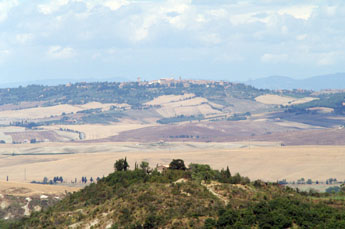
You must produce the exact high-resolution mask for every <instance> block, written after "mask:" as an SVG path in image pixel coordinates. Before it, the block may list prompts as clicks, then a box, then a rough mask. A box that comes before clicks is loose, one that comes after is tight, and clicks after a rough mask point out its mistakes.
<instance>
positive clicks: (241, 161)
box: [0, 142, 345, 182]
mask: <svg viewBox="0 0 345 229" xmlns="http://www.w3.org/2000/svg"><path fill="white" fill-rule="evenodd" d="M9 152H10V153H9ZM12 152H13V153H12ZM123 157H127V159H128V161H129V162H130V165H131V167H132V168H133V166H134V163H135V162H140V161H142V160H145V161H148V162H149V163H150V165H151V166H152V167H155V165H156V164H168V163H169V162H170V161H171V160H172V159H174V158H175V159H176V158H181V159H184V160H185V162H186V164H189V163H191V162H195V163H207V164H210V165H211V166H212V167H214V168H218V169H221V168H225V167H226V166H227V165H229V167H230V169H231V172H232V173H233V174H234V173H236V172H239V173H241V174H242V175H244V176H248V177H250V178H251V179H262V180H269V181H276V180H278V179H284V178H285V179H287V180H290V181H292V180H297V179H299V178H302V177H303V178H311V179H313V180H326V179H328V178H330V177H334V178H337V179H338V180H344V179H345V166H343V165H344V164H345V146H285V147H281V146H280V145H279V144H277V143H274V142H250V143H249V142H237V143H236V142H234V143H186V142H184V143H126V142H121V143H67V144H66V143H42V144H36V145H34V146H33V145H18V146H13V145H2V146H0V180H5V179H6V176H7V175H8V176H9V179H10V181H18V182H22V181H24V170H25V171H26V181H27V182H28V181H32V180H37V181H41V180H42V179H43V177H45V176H46V177H48V178H49V179H52V178H53V177H54V176H63V177H64V180H65V181H67V182H70V181H74V180H75V178H77V179H78V181H79V180H80V178H81V177H82V176H87V177H93V178H96V177H102V176H103V175H104V176H105V175H107V174H108V173H110V172H112V171H113V164H114V162H115V161H116V160H117V159H119V158H123Z"/></svg>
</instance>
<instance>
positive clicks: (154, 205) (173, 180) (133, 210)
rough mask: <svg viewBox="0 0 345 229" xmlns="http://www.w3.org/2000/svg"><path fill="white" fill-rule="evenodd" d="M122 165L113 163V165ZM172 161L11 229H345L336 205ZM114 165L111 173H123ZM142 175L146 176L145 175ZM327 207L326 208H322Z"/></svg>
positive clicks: (91, 190) (70, 199)
mask: <svg viewBox="0 0 345 229" xmlns="http://www.w3.org/2000/svg"><path fill="white" fill-rule="evenodd" d="M120 162H121V163H123V162H124V160H119V161H117V163H120ZM180 162H181V161H180V160H173V162H172V163H170V167H169V169H167V170H164V171H163V172H162V173H160V172H158V171H156V170H154V171H150V170H148V167H147V164H146V163H142V164H141V169H139V168H137V167H136V169H135V170H134V171H116V172H114V173H112V174H110V175H109V176H107V177H105V178H103V179H101V180H100V181H99V182H98V183H97V184H91V185H89V186H87V187H85V188H84V189H82V190H80V191H78V192H74V193H73V194H70V195H68V196H67V197H66V198H64V199H63V200H62V201H60V202H59V203H57V204H56V205H55V206H53V207H51V208H50V209H48V210H46V211H42V212H36V213H33V214H32V215H31V216H30V217H29V218H24V219H23V220H21V221H19V222H15V223H13V224H11V226H12V227H16V228H67V227H69V228H229V227H234V228H253V227H259V228H273V227H274V228H291V227H294V228H306V227H307V228H315V227H320V228H325V227H327V228H344V226H345V221H344V220H343V219H344V217H345V215H344V214H345V213H344V211H343V210H344V205H343V203H342V202H341V201H340V202H337V201H332V202H330V201H328V202H324V201H323V200H322V199H319V198H317V196H315V197H313V198H314V199H313V201H310V199H309V198H308V197H306V196H304V195H301V194H299V193H296V192H295V191H292V190H291V189H286V188H283V187H281V186H278V185H274V184H268V183H263V182H261V181H255V182H250V181H249V179H248V178H245V177H241V176H240V175H238V174H236V175H234V176H231V174H230V171H229V170H228V169H227V170H222V171H216V170H212V169H211V168H210V167H209V166H207V165H200V164H191V165H190V166H189V167H190V169H189V170H184V165H183V161H182V163H180ZM121 163H120V167H119V166H118V165H119V164H117V166H116V167H117V169H119V168H120V170H123V168H125V167H122V165H124V164H121ZM148 171H149V173H148ZM326 203H328V205H327V204H326Z"/></svg>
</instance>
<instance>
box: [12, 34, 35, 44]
mask: <svg viewBox="0 0 345 229" xmlns="http://www.w3.org/2000/svg"><path fill="white" fill-rule="evenodd" d="M32 39H33V35H32V34H31V33H21V34H17V35H16V41H17V43H19V44H26V43H27V42H29V41H31V40H32Z"/></svg>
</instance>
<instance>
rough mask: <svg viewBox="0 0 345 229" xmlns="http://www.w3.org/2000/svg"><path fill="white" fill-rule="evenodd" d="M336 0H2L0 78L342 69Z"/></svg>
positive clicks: (243, 76)
mask: <svg viewBox="0 0 345 229" xmlns="http://www.w3.org/2000/svg"><path fill="white" fill-rule="evenodd" d="M344 15H345V1H343V0H310V1H309V0H289V1H286V0H261V1H260V0H255V1H254V0H241V1H240V0H165V1H163V0H135V1H134V0H104V1H101V0H84V1H82V0H50V1H48V0H47V1H41V0H35V1H32V0H0V80H1V83H7V82H24V81H37V80H38V81H45V80H47V81H48V80H52V79H55V80H56V79H68V80H83V79H93V80H100V81H101V80H106V79H112V80H124V79H127V80H135V79H136V78H137V77H141V79H143V80H152V79H158V78H166V77H174V78H178V77H182V78H183V79H219V80H229V81H245V80H249V79H256V78H261V77H266V76H272V75H283V76H290V77H292V78H296V79H301V78H306V77H310V76H314V75H322V74H329V73H336V72H345V64H344V63H345V39H344V37H345V29H344V28H345V27H344V26H345V17H344Z"/></svg>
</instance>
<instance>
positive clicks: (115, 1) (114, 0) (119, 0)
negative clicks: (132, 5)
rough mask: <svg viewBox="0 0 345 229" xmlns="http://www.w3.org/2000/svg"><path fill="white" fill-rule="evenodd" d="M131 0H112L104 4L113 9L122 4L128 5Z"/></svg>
mask: <svg viewBox="0 0 345 229" xmlns="http://www.w3.org/2000/svg"><path fill="white" fill-rule="evenodd" d="M128 4H129V2H128V1H126V0H110V1H106V2H105V3H104V6H106V7H108V8H109V9H111V10H117V9H119V8H121V7H122V6H125V5H128Z"/></svg>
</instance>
